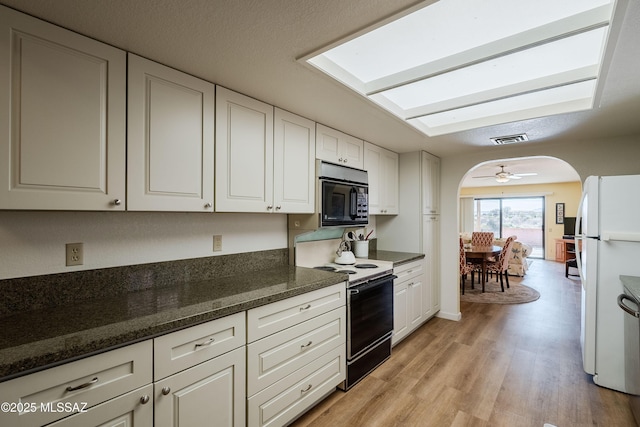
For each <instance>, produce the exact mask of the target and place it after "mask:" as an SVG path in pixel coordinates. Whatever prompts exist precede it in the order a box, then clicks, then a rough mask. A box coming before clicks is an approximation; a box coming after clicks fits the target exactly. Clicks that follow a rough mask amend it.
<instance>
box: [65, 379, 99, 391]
mask: <svg viewBox="0 0 640 427" xmlns="http://www.w3.org/2000/svg"><path fill="white" fill-rule="evenodd" d="M97 382H98V377H94V378H93V379H92V380H91V381H89V382H86V383H84V384H80V385H78V386H75V387H71V386H69V387H67V391H76V390H82V389H83V388H87V387H89V386H90V385H93V384H95V383H97Z"/></svg>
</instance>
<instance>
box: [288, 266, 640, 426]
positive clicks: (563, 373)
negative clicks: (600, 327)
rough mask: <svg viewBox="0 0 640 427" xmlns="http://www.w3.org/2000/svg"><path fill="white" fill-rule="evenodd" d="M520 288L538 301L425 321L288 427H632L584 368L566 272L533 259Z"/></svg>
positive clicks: (623, 401)
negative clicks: (347, 386)
mask: <svg viewBox="0 0 640 427" xmlns="http://www.w3.org/2000/svg"><path fill="white" fill-rule="evenodd" d="M522 283H523V284H526V285H528V286H531V287H533V288H535V289H537V290H538V291H540V294H541V297H540V299H539V300H538V301H535V302H532V303H528V304H515V305H497V304H472V303H463V304H461V312H462V320H461V321H460V322H454V321H449V320H443V319H439V318H434V319H432V320H430V321H429V322H427V323H426V324H425V325H424V326H422V327H421V328H420V329H418V330H417V331H416V332H414V333H413V334H412V335H411V336H409V337H408V338H406V339H405V340H404V341H403V342H401V343H399V344H398V345H397V346H396V347H394V349H393V352H392V356H391V359H389V360H388V361H387V362H385V363H384V364H383V365H381V366H380V367H379V368H378V369H376V370H375V371H374V372H373V373H372V374H371V375H369V376H368V377H367V378H366V379H364V380H363V381H362V382H360V383H359V384H358V385H356V386H355V387H354V388H352V389H351V390H350V391H349V392H347V393H343V392H342V391H336V392H334V393H333V394H331V395H330V396H328V397H327V398H326V399H325V400H324V401H322V402H321V403H320V404H319V405H318V406H316V407H315V408H313V409H312V410H311V411H309V412H307V413H306V414H305V415H303V416H302V417H301V418H300V419H298V420H297V421H296V422H295V423H294V424H293V425H294V426H296V427H302V426H310V427H316V426H367V427H369V426H385V427H386V426H438V427H440V426H492V427H493V426H517V427H520V426H532V427H542V426H543V425H544V424H545V423H549V424H552V425H556V426H558V427H574V426H607V427H610V426H616V427H623V426H635V425H636V423H635V421H634V419H633V415H632V413H631V410H630V408H629V401H628V396H627V395H625V394H623V393H618V392H616V391H613V390H609V389H605V388H601V387H598V386H596V385H595V384H594V383H593V381H592V380H591V377H590V376H589V375H587V374H585V373H584V371H583V370H582V356H581V352H580V340H579V335H580V284H579V281H578V280H577V279H576V278H573V279H572V278H571V277H570V278H569V279H565V277H564V265H563V264H560V263H556V262H553V261H543V260H534V261H533V263H532V265H531V268H530V271H529V272H528V273H527V275H526V276H525V278H524V279H523V281H522ZM452 286H455V285H452Z"/></svg>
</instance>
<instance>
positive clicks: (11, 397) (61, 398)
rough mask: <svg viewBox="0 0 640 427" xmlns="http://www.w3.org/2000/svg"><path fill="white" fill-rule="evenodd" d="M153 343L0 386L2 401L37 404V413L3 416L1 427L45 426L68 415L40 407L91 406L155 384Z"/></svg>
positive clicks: (145, 343)
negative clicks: (152, 365) (42, 409)
mask: <svg viewBox="0 0 640 427" xmlns="http://www.w3.org/2000/svg"><path fill="white" fill-rule="evenodd" d="M151 361H152V342H151V340H147V341H144V342H141V343H138V344H133V345H130V346H127V347H123V348H120V349H117V350H112V351H108V352H106V353H102V354H98V355H96V356H91V357H87V358H86V359H81V360H78V361H75V362H71V363H67V364H65V365H61V366H57V367H55V368H51V369H47V370H44V371H40V372H36V373H34V374H31V375H28V376H25V377H21V378H16V379H14V380H11V381H7V382H4V383H0V401H2V402H19V403H23V404H26V403H29V404H31V403H35V404H36V405H37V408H38V410H37V411H35V412H22V413H0V425H2V426H34V425H43V424H47V423H50V422H52V421H55V420H57V419H60V418H62V417H65V416H67V415H69V412H54V411H47V410H44V411H41V410H40V407H41V406H40V405H41V404H43V405H47V404H49V403H51V404H52V405H53V406H56V405H64V404H70V405H73V404H82V405H84V404H85V403H86V405H84V406H86V407H91V406H93V405H96V404H98V403H101V402H104V401H106V400H109V399H111V398H114V397H116V396H119V395H121V394H124V393H127V392H129V391H131V390H134V389H136V388H139V387H142V386H143V385H146V384H150V383H151V382H152V367H151Z"/></svg>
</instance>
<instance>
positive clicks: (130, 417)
mask: <svg viewBox="0 0 640 427" xmlns="http://www.w3.org/2000/svg"><path fill="white" fill-rule="evenodd" d="M48 425H49V426H55V427H87V426H100V427H151V426H153V385H151V384H148V385H146V386H144V387H140V388H139V389H137V390H134V391H131V392H129V393H127V394H123V395H122V396H120V397H116V398H115V399H111V400H109V401H107V402H105V403H101V404H100V405H97V406H94V407H93V408H90V409H89V410H87V412H86V413H80V414H76V415H72V416H70V417H68V418H64V419H62V420H60V421H56V422H54V423H53V424H48Z"/></svg>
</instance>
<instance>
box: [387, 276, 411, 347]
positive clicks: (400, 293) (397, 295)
mask: <svg viewBox="0 0 640 427" xmlns="http://www.w3.org/2000/svg"><path fill="white" fill-rule="evenodd" d="M407 285H408V283H407V282H405V281H402V282H400V283H399V284H394V286H393V336H392V337H391V343H392V344H393V345H395V344H396V343H397V342H398V341H400V340H401V339H402V338H404V337H405V336H406V335H407V334H408V333H409V316H408V315H409V310H408V309H407V308H408V304H409V292H408V287H407Z"/></svg>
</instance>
